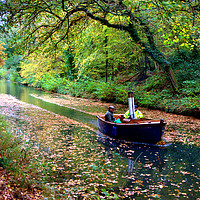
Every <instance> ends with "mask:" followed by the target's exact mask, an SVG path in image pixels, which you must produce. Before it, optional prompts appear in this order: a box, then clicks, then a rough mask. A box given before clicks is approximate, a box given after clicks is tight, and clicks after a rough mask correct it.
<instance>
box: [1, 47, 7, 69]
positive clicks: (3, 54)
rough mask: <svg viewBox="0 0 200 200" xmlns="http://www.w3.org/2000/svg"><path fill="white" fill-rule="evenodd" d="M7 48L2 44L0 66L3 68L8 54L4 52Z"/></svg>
mask: <svg viewBox="0 0 200 200" xmlns="http://www.w3.org/2000/svg"><path fill="white" fill-rule="evenodd" d="M4 49H5V48H4V47H3V46H2V44H1V43H0V66H3V65H4V62H5V61H4V60H5V58H6V54H5V53H4V51H3V50H4Z"/></svg>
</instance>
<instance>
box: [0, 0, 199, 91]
mask: <svg viewBox="0 0 200 200" xmlns="http://www.w3.org/2000/svg"><path fill="white" fill-rule="evenodd" d="M190 9H192V10H194V11H199V5H198V2H197V1H190V0H180V1H179V0H178V1H176V2H175V1H162V0H156V1H150V0H140V1H133V0H76V1H75V0H68V1H66V0H53V1H45V0H37V1H36V0H29V1H27V0H20V1H19V0H12V1H11V0H5V1H1V8H0V11H1V12H0V13H1V17H2V21H4V23H6V24H7V25H9V26H13V24H16V25H18V26H20V28H21V31H20V36H21V37H22V38H23V43H24V48H25V49H26V50H27V51H28V52H32V51H34V50H36V49H38V48H39V47H42V45H43V44H44V42H49V43H51V44H52V46H53V47H57V46H58V45H60V44H61V43H62V42H65V41H66V39H68V38H69V36H70V35H73V34H75V33H76V32H75V30H76V29H75V28H77V27H78V26H79V27H80V26H81V29H82V28H83V27H84V26H86V25H87V23H88V22H89V20H95V21H98V22H99V23H101V24H102V25H105V26H107V27H111V28H114V29H117V30H121V31H125V32H127V33H129V35H130V37H131V38H132V41H133V42H134V43H136V44H137V45H138V46H139V47H140V48H141V49H142V51H143V53H144V54H146V55H148V56H150V57H151V58H152V59H154V60H155V61H156V62H157V63H159V65H160V67H162V69H163V70H164V71H165V72H166V74H167V75H168V76H169V78H170V83H171V85H172V88H173V90H174V92H175V91H176V90H177V88H178V86H177V82H176V79H175V77H174V75H173V71H172V69H171V67H170V63H169V62H168V60H167V59H166V57H165V56H164V54H163V53H162V52H161V51H160V50H159V49H158V47H157V45H156V43H155V41H154V34H155V32H156V31H157V30H158V28H160V27H158V26H159V24H162V22H163V21H164V20H165V21H166V22H167V21H169V19H170V18H171V15H176V14H177V13H178V14H179V13H187V12H189V11H190ZM195 13H196V15H197V14H198V13H197V12H195ZM159 18H160V19H159ZM155 21H157V22H160V23H157V24H158V26H156V25H155V24H153V23H154V22H155ZM197 27H198V26H197ZM141 33H142V34H141Z"/></svg>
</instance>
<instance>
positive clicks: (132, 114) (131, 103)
mask: <svg viewBox="0 0 200 200" xmlns="http://www.w3.org/2000/svg"><path fill="white" fill-rule="evenodd" d="M128 106H129V115H130V118H131V119H134V118H135V107H134V97H133V92H129V93H128Z"/></svg>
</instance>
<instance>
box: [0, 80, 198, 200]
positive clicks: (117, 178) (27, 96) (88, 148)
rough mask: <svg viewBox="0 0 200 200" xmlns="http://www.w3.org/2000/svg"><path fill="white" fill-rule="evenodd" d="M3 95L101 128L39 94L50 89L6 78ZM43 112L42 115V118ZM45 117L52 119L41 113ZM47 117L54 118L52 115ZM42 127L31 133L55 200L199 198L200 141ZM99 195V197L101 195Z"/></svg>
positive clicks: (179, 129) (0, 89)
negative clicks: (143, 139) (149, 142)
mask: <svg viewBox="0 0 200 200" xmlns="http://www.w3.org/2000/svg"><path fill="white" fill-rule="evenodd" d="M0 93H1V94H9V95H12V96H14V97H16V98H17V99H19V100H20V101H23V102H25V103H28V104H33V105H36V106H38V107H40V108H43V109H45V110H47V111H51V112H52V113H56V114H59V115H60V116H65V117H67V118H70V119H73V120H76V121H78V122H82V123H86V124H88V126H91V127H92V128H94V129H95V128H96V126H97V124H96V117H95V116H93V115H89V114H87V113H84V112H80V111H77V110H75V109H69V108H67V107H64V106H59V105H57V104H53V103H50V102H47V101H43V100H41V99H39V98H35V97H34V95H42V94H43V93H45V92H44V91H40V90H36V89H34V88H31V87H26V86H23V85H18V84H15V83H12V82H9V81H5V80H0ZM38 113H39V112H37V115H38V116H37V118H38V119H39V114H38ZM40 115H41V118H42V116H43V115H44V117H43V119H42V120H43V121H45V120H48V123H50V119H51V117H50V116H49V114H48V115H47V114H45V113H42V112H41V114H40ZM46 116H49V118H48V117H46ZM52 119H53V120H54V122H53V124H52V126H48V127H42V126H41V125H40V126H39V122H40V121H41V120H38V122H35V123H36V125H38V128H37V130H36V129H34V128H33V131H35V132H34V135H33V136H31V137H30V142H29V143H30V146H32V147H33V149H34V151H35V153H36V152H37V156H35V158H37V159H38V160H39V161H40V162H41V166H40V168H42V167H43V170H41V169H40V170H41V173H42V179H41V181H42V182H44V183H45V184H47V185H48V186H49V187H50V188H51V190H52V193H53V194H54V198H55V199H84V197H86V199H155V198H157V199H163V200H166V199H194V200H197V199H198V198H199V197H200V186H199V185H200V184H199V183H200V159H199V153H200V151H199V147H198V145H195V144H193V145H191V144H190V143H184V142H179V139H178V137H176V140H175V141H174V142H173V144H172V145H170V146H168V147H166V148H158V147H152V146H144V145H136V144H132V143H126V142H119V141H116V140H113V139H112V138H108V137H106V136H104V135H102V134H101V133H100V132H98V131H96V132H94V131H91V130H88V129H87V128H85V127H81V126H70V125H69V124H65V123H61V122H60V121H59V127H57V126H56V121H55V117H54V118H53V117H52ZM169 127H170V130H169V129H168V130H167V131H172V132H173V131H174V132H179V133H181V134H183V135H184V134H185V135H186V134H189V132H190V134H193V136H194V135H197V136H198V134H199V133H198V129H193V130H189V131H188V129H184V128H183V126H182V124H181V125H180V126H172V125H170V124H169ZM97 197H98V198H97Z"/></svg>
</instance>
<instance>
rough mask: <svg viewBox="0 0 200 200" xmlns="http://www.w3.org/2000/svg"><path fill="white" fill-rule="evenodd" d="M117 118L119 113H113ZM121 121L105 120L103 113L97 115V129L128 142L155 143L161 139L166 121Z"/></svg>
mask: <svg viewBox="0 0 200 200" xmlns="http://www.w3.org/2000/svg"><path fill="white" fill-rule="evenodd" d="M114 116H115V118H116V119H117V118H119V117H120V116H121V115H119V114H116V115H114ZM121 121H122V123H114V122H109V121H105V116H104V115H98V116H97V124H98V128H99V131H100V132H101V133H103V134H105V135H108V136H110V137H112V138H115V139H119V140H125V141H130V142H138V143H148V144H157V143H158V142H160V141H162V136H163V133H164V129H165V125H166V122H165V121H164V120H162V119H161V120H152V119H145V118H143V119H122V120H121Z"/></svg>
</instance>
